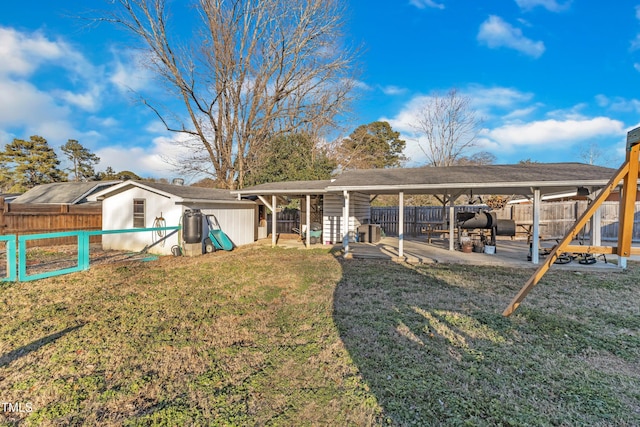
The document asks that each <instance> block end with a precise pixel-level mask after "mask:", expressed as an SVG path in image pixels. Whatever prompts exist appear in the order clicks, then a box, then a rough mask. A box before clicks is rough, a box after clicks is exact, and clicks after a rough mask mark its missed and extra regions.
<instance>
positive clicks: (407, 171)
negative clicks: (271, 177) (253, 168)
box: [235, 163, 615, 195]
mask: <svg viewBox="0 0 640 427" xmlns="http://www.w3.org/2000/svg"><path fill="white" fill-rule="evenodd" d="M614 173H615V170H614V169H610V168H605V167H601V166H594V165H587V164H583V163H532V164H515V165H486V166H447V167H422V168H394V169H366V170H352V171H346V172H343V173H342V174H341V175H339V176H337V177H336V178H335V179H334V180H332V181H329V183H328V184H327V186H326V187H325V190H326V192H342V191H355V192H363V193H369V194H392V193H398V192H400V191H404V192H407V193H411V194H456V193H462V192H465V191H469V190H471V191H473V192H474V193H475V194H507V195H511V194H522V195H530V194H532V193H533V189H534V188H539V189H540V191H541V193H543V194H547V193H557V192H560V191H570V190H575V189H576V188H577V187H579V186H584V187H589V186H592V187H603V186H604V185H606V184H607V183H608V182H609V180H610V179H611V177H612V176H613V174H614ZM318 182H321V181H318ZM286 188H287V183H272V186H271V187H261V186H256V187H250V188H244V189H242V190H237V191H235V193H236V194H240V195H250V194H263V195H267V194H282V193H281V191H282V190H283V189H286ZM306 194H313V193H306Z"/></svg>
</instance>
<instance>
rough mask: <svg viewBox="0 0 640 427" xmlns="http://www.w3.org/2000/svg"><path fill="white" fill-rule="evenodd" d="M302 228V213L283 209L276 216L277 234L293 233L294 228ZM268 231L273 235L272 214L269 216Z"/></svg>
mask: <svg viewBox="0 0 640 427" xmlns="http://www.w3.org/2000/svg"><path fill="white" fill-rule="evenodd" d="M299 227H300V211H299V210H297V209H283V210H281V211H279V212H277V214H276V233H292V229H293V228H299ZM267 229H268V230H269V231H268V232H269V233H271V214H270V213H269V214H267Z"/></svg>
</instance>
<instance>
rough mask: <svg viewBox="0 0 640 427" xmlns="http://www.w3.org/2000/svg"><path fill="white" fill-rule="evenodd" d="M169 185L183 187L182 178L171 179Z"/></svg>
mask: <svg viewBox="0 0 640 427" xmlns="http://www.w3.org/2000/svg"><path fill="white" fill-rule="evenodd" d="M171 183H172V184H173V185H184V179H183V178H173V179H172V180H171Z"/></svg>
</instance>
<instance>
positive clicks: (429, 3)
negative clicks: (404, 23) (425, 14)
mask: <svg viewBox="0 0 640 427" xmlns="http://www.w3.org/2000/svg"><path fill="white" fill-rule="evenodd" d="M409 4H410V5H413V6H415V7H417V8H418V9H425V8H427V7H430V8H433V9H444V4H442V3H436V2H435V1H433V0H409Z"/></svg>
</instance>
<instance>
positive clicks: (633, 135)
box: [502, 127, 640, 316]
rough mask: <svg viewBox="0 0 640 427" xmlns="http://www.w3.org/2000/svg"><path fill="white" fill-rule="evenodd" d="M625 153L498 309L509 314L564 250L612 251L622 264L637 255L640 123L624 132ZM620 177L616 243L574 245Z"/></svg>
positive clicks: (639, 252) (595, 252)
mask: <svg viewBox="0 0 640 427" xmlns="http://www.w3.org/2000/svg"><path fill="white" fill-rule="evenodd" d="M626 151H627V154H626V159H625V162H624V163H623V164H622V166H620V168H619V169H618V170H617V171H616V173H615V174H614V176H613V177H612V178H611V180H610V181H609V183H608V184H607V185H606V187H604V188H603V189H602V191H601V192H600V194H598V196H597V197H596V198H595V200H593V202H592V203H591V205H589V208H588V209H587V210H586V211H585V212H584V213H583V214H582V216H581V217H580V218H578V220H577V221H576V223H575V224H574V225H573V227H571V229H570V230H569V231H568V232H567V234H566V235H565V236H564V237H563V238H562V240H560V241H559V242H558V244H557V245H556V246H555V247H554V248H553V249H552V250H551V252H550V253H549V255H548V256H547V257H546V259H545V262H544V263H542V264H541V265H540V267H538V269H537V270H536V271H535V272H534V273H533V275H532V276H531V277H530V278H529V280H527V282H526V283H525V285H524V286H523V287H522V289H520V291H519V292H518V294H517V295H516V296H515V297H514V298H513V300H512V301H511V303H510V304H509V306H508V307H507V308H506V309H505V310H504V312H503V313H502V314H503V315H504V316H510V315H511V314H512V313H513V312H514V311H515V310H516V309H517V308H518V307H519V306H520V303H522V301H523V300H524V299H525V297H526V296H527V294H528V293H529V292H530V291H531V289H533V287H534V286H535V285H537V284H538V282H539V281H540V279H542V277H543V276H544V275H545V273H546V272H547V271H548V270H549V268H550V267H551V266H552V265H553V264H554V262H556V260H557V259H558V258H559V257H560V256H561V255H562V254H564V253H572V252H575V253H582V254H614V255H617V256H618V259H619V265H621V266H622V267H625V266H626V260H627V258H628V257H629V256H631V255H640V248H632V247H631V240H632V234H633V221H634V218H633V216H634V205H635V202H636V195H637V193H638V167H639V164H640V127H639V128H635V129H633V130H632V131H630V132H629V133H627V150H626ZM621 181H622V194H621V197H620V207H619V218H620V226H619V232H618V241H617V246H577V245H572V244H571V242H572V241H573V240H574V239H575V238H576V237H577V236H578V235H579V233H580V230H581V229H582V228H583V227H584V226H585V225H586V224H587V221H589V220H590V219H591V217H592V216H593V215H594V213H595V212H596V211H597V210H598V208H599V207H600V206H601V205H602V203H603V202H604V201H605V200H606V199H607V197H609V195H610V194H611V193H612V192H613V191H614V190H615V189H616V188H617V187H618V185H619V184H620V182H621Z"/></svg>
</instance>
